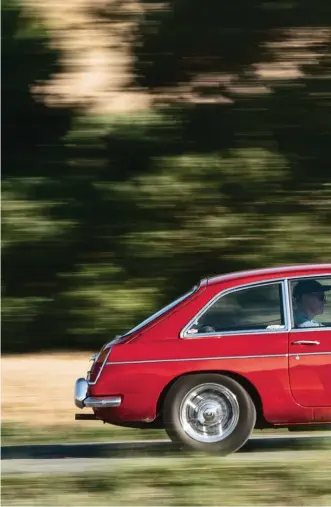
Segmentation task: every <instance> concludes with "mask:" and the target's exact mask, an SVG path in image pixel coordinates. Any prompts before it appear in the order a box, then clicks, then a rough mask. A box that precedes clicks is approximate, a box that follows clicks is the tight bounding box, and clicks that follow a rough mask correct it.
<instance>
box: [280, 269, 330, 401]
mask: <svg viewBox="0 0 331 507" xmlns="http://www.w3.org/2000/svg"><path fill="white" fill-rule="evenodd" d="M314 280H318V281H319V282H320V283H321V284H323V285H331V277H328V278H326V277H320V278H316V277H315V278H314ZM298 281H299V279H296V280H293V281H291V283H290V284H289V289H290V295H291V296H292V294H293V288H294V286H295V284H296V283H298ZM326 294H327V293H326ZM330 299H331V292H329V298H328V299H327V301H326V302H325V303H324V309H323V313H322V314H320V315H317V316H315V317H313V318H311V316H310V318H311V320H308V321H307V322H305V323H304V325H306V327H296V326H295V322H294V315H295V314H294V312H295V309H294V306H295V301H293V300H292V302H293V305H291V311H292V328H291V330H290V333H289V379H290V388H291V392H292V396H293V398H294V399H295V401H296V402H297V403H298V404H300V405H302V406H305V407H331V301H330ZM316 323H318V324H323V327H322V326H321V327H313V326H314V325H316ZM301 325H302V323H301Z"/></svg>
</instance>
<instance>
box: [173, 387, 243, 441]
mask: <svg viewBox="0 0 331 507" xmlns="http://www.w3.org/2000/svg"><path fill="white" fill-rule="evenodd" d="M239 413H240V410H239V403H238V400H237V397H236V395H235V394H234V393H233V392H232V391H230V390H229V389H228V388H227V387H225V386H223V385H221V384H214V383H208V384H201V385H198V386H196V387H194V388H193V389H191V390H190V391H189V392H188V393H187V394H186V396H185V397H184V398H183V400H182V402H181V404H180V408H179V416H180V423H181V426H182V428H183V430H184V431H185V433H186V434H187V435H189V436H190V437H191V438H193V439H194V440H197V441H199V442H204V443H208V444H209V443H210V444H211V443H214V442H220V441H222V440H224V439H225V438H227V437H228V436H229V435H230V434H231V433H232V432H233V431H234V429H235V428H236V426H237V423H238V420H239Z"/></svg>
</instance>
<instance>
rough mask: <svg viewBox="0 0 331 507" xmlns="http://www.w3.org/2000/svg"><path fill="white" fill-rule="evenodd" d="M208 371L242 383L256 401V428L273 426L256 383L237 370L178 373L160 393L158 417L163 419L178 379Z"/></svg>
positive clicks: (203, 372)
mask: <svg viewBox="0 0 331 507" xmlns="http://www.w3.org/2000/svg"><path fill="white" fill-rule="evenodd" d="M206 373H216V374H219V375H225V376H227V377H229V378H232V379H233V380H235V381H237V382H238V384H240V385H241V386H242V387H243V388H244V389H245V390H246V391H247V393H248V394H249V396H250V397H251V398H252V401H253V403H254V406H255V410H256V425H255V428H257V429H260V428H261V429H262V428H268V427H272V425H271V424H270V423H268V422H267V421H266V419H265V418H264V414H263V404H262V399H261V396H260V393H259V391H258V390H257V388H256V387H255V385H254V384H252V382H250V381H249V380H248V379H247V378H246V377H244V376H243V375H240V374H239V373H235V372H232V371H228V370H199V371H189V372H185V373H183V374H181V375H177V376H176V377H175V378H173V379H172V380H171V381H170V382H169V383H168V384H167V385H166V386H165V387H164V389H163V390H162V392H161V393H160V396H159V398H158V401H157V408H156V413H157V417H158V418H159V417H160V418H161V419H162V409H163V405H164V401H165V399H166V396H167V394H168V392H169V391H170V389H171V387H172V386H173V384H174V383H175V382H176V381H177V380H178V379H180V378H182V377H187V376H189V375H201V374H206Z"/></svg>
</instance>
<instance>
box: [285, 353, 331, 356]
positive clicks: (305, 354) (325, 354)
mask: <svg viewBox="0 0 331 507" xmlns="http://www.w3.org/2000/svg"><path fill="white" fill-rule="evenodd" d="M296 356H299V357H300V356H331V352H298V353H297V354H294V353H291V354H289V357H296Z"/></svg>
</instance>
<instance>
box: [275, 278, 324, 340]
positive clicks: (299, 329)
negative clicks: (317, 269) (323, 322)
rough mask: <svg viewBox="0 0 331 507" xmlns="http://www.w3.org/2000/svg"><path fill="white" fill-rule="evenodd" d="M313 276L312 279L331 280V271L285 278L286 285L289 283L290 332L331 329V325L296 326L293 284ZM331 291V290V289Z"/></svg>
mask: <svg viewBox="0 0 331 507" xmlns="http://www.w3.org/2000/svg"><path fill="white" fill-rule="evenodd" d="M307 278H311V279H312V280H323V279H325V278H327V279H330V280H331V273H326V274H322V275H321V274H318V275H313V274H309V275H301V276H291V277H287V278H286V279H285V282H286V285H287V293H288V305H289V306H288V312H289V319H290V330H289V331H290V332H291V333H311V332H317V333H318V332H320V331H329V330H330V329H331V325H330V326H318V327H315V326H314V327H294V320H293V300H292V291H291V284H293V282H298V281H299V280H302V279H307ZM330 293H331V291H330Z"/></svg>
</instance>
